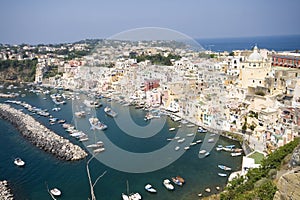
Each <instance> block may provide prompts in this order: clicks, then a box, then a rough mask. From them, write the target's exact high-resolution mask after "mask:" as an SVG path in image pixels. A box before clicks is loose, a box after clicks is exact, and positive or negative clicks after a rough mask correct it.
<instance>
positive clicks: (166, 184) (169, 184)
mask: <svg viewBox="0 0 300 200" xmlns="http://www.w3.org/2000/svg"><path fill="white" fill-rule="evenodd" d="M163 184H164V186H165V187H166V188H167V189H168V190H174V186H173V185H172V183H171V181H170V180H169V179H165V180H164V181H163Z"/></svg>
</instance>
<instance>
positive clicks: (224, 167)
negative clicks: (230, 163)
mask: <svg viewBox="0 0 300 200" xmlns="http://www.w3.org/2000/svg"><path fill="white" fill-rule="evenodd" d="M218 167H219V168H220V169H223V170H225V171H231V168H230V167H227V166H225V165H218Z"/></svg>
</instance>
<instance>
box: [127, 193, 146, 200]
mask: <svg viewBox="0 0 300 200" xmlns="http://www.w3.org/2000/svg"><path fill="white" fill-rule="evenodd" d="M122 199H123V200H141V199H142V196H141V195H140V194H139V193H134V194H130V195H126V194H124V193H122Z"/></svg>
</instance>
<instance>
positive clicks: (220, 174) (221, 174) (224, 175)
mask: <svg viewBox="0 0 300 200" xmlns="http://www.w3.org/2000/svg"><path fill="white" fill-rule="evenodd" d="M218 175H219V176H221V177H226V176H227V174H224V173H218Z"/></svg>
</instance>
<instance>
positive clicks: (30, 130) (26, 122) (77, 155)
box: [0, 103, 87, 160]
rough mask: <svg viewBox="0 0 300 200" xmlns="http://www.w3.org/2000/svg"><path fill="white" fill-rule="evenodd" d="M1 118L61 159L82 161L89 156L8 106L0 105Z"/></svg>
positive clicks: (35, 143)
mask: <svg viewBox="0 0 300 200" xmlns="http://www.w3.org/2000/svg"><path fill="white" fill-rule="evenodd" d="M0 118H3V119H5V120H7V121H9V122H10V123H11V124H12V125H13V126H15V127H16V128H17V129H18V130H19V131H20V133H21V134H22V135H23V136H24V137H25V138H27V139H28V140H29V141H30V142H31V143H32V144H34V145H35V146H36V147H38V148H40V149H43V150H44V151H46V152H50V153H52V154H54V155H55V156H56V157H58V158H60V159H63V160H80V159H83V158H85V157H86V156H87V153H86V152H85V151H84V150H83V149H82V148H81V147H79V146H78V145H74V144H72V143H71V142H70V141H69V140H67V139H64V138H63V137H61V136H59V135H57V134H56V133H54V132H53V131H51V130H49V129H48V128H46V127H45V126H43V125H42V124H40V123H39V122H38V121H36V120H35V119H34V118H33V117H32V116H30V115H27V114H24V113H23V112H21V111H20V110H17V109H15V108H12V107H11V106H9V105H7V104H1V103H0ZM63 146H65V147H68V150H66V149H65V148H62V147H63Z"/></svg>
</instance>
